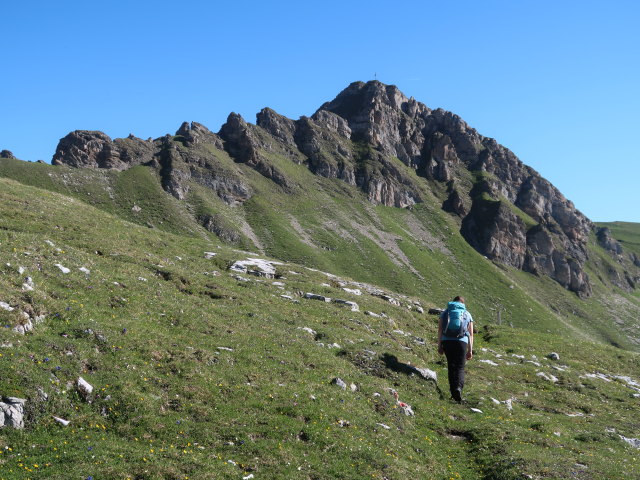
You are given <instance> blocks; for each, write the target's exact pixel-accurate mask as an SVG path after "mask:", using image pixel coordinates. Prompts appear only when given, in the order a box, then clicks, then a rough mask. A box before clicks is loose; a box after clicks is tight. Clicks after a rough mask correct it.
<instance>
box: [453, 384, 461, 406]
mask: <svg viewBox="0 0 640 480" xmlns="http://www.w3.org/2000/svg"><path fill="white" fill-rule="evenodd" d="M451 398H453V399H454V400H455V401H456V402H458V403H460V402H462V391H461V390H460V389H459V388H456V389H455V390H453V391H452V392H451Z"/></svg>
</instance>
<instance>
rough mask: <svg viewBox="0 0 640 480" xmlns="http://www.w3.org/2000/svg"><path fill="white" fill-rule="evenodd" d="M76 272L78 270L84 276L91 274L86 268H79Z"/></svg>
mask: <svg viewBox="0 0 640 480" xmlns="http://www.w3.org/2000/svg"><path fill="white" fill-rule="evenodd" d="M78 270H80V271H81V272H82V273H84V274H85V275H89V274H90V273H91V270H89V269H88V268H86V267H80V268H79V269H78Z"/></svg>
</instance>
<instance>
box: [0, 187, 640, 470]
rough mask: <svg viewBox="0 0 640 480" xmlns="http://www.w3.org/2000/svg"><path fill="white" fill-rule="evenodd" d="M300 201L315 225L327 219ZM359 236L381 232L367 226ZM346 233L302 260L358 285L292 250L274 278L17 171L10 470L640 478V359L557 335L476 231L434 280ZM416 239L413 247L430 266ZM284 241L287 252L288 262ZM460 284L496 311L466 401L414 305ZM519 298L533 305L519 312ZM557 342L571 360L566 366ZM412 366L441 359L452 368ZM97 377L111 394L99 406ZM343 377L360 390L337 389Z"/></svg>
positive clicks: (11, 197) (10, 232)
mask: <svg viewBox="0 0 640 480" xmlns="http://www.w3.org/2000/svg"><path fill="white" fill-rule="evenodd" d="M63 193H66V194H67V195H68V194H69V192H63ZM136 201H137V200H136ZM260 202H262V205H261V204H260ZM266 202H267V200H265V199H264V198H263V199H262V200H261V199H260V198H256V200H255V203H256V205H254V206H253V207H251V208H253V209H254V212H255V213H254V214H255V215H256V216H258V215H259V213H260V212H263V214H267V212H268V211H269V209H268V208H266V207H265V205H266ZM296 208H297V207H296ZM300 208H301V207H300ZM291 213H292V215H293V214H296V213H298V216H297V217H296V218H297V219H298V222H299V223H300V224H301V227H302V228H306V229H312V228H314V227H315V228H321V223H318V221H316V220H314V219H312V218H311V217H308V219H307V220H305V217H304V216H303V215H300V214H299V213H300V212H299V211H297V210H296V209H295V208H292V209H291ZM354 214H356V215H360V216H361V218H362V219H363V220H367V219H368V218H372V217H373V216H375V217H376V219H377V220H376V221H377V222H379V227H380V230H381V231H386V232H389V233H390V234H393V233H398V232H400V230H401V229H403V228H405V227H406V226H407V219H406V216H407V215H411V216H415V217H416V218H418V219H422V220H421V221H425V222H426V221H429V220H428V219H431V218H434V217H433V216H432V212H429V211H428V207H425V210H420V209H416V210H414V211H413V212H407V211H395V210H391V209H385V208H376V209H373V208H372V210H371V211H365V210H364V209H358V208H356V207H354ZM426 217H428V218H426ZM433 221H434V222H436V223H437V222H440V223H439V225H440V226H439V228H442V229H445V228H446V227H448V226H449V224H448V223H447V219H446V218H444V217H442V218H439V217H435V218H434V220H433ZM278 222H280V223H278ZM410 222H411V224H412V225H413V223H412V222H413V221H412V220H411V221H410ZM269 225H282V230H283V232H282V233H281V232H279V231H278V230H277V228H275V227H269V229H268V230H267V231H268V232H271V234H272V235H273V236H274V238H276V237H277V236H278V235H283V239H282V240H279V242H284V241H285V240H284V235H285V233H284V232H285V231H286V230H287V229H288V228H291V227H290V224H289V225H288V226H287V225H284V224H283V223H282V222H281V221H280V220H277V219H275V220H273V222H271V223H269ZM254 228H255V229H256V231H258V230H259V229H260V225H259V223H258V222H255V223H254ZM264 228H265V229H267V226H265V227H264ZM407 228H408V227H407ZM449 228H450V227H449ZM349 234H350V235H354V236H355V235H362V236H364V237H365V238H366V235H365V234H363V233H362V232H361V231H360V230H358V229H357V228H355V227H353V229H352V230H350V231H349ZM453 237H454V236H452V238H453ZM211 238H213V237H211ZM261 238H263V239H266V238H267V237H266V233H261ZM340 238H341V237H338V236H335V235H333V234H331V232H330V229H327V235H326V238H325V239H324V240H323V241H324V242H325V244H326V245H325V246H326V247H327V249H326V252H328V253H329V254H331V255H333V257H332V256H331V255H329V256H327V257H323V256H321V255H319V254H318V253H317V252H316V249H315V248H313V247H310V246H309V250H308V253H305V250H304V248H303V247H302V246H299V245H298V244H293V246H292V247H291V252H293V253H291V257H292V259H296V260H299V261H303V260H307V259H309V260H310V263H312V264H313V263H314V262H315V263H317V264H320V265H324V266H325V267H327V268H326V269H327V270H330V271H331V273H333V274H337V275H339V277H335V276H332V275H326V274H324V273H322V272H320V271H314V270H309V269H307V268H305V267H303V266H301V265H300V264H297V263H293V262H291V263H280V264H277V265H275V266H276V269H277V273H276V277H277V278H275V279H268V278H264V277H255V276H251V275H244V274H238V273H236V272H233V271H230V270H229V266H230V265H232V264H233V263H234V262H235V261H237V260H245V259H247V258H249V257H250V255H248V254H247V253H245V252H242V251H239V250H234V249H233V248H231V247H228V246H225V245H222V244H220V243H218V242H217V241H213V240H207V239H204V238H203V237H202V236H201V235H191V236H187V235H178V234H176V233H175V232H174V233H170V232H166V231H162V230H160V229H159V228H148V227H146V226H141V225H137V224H135V223H131V222H128V221H125V220H123V219H122V218H119V217H117V216H114V215H112V214H111V213H108V212H106V211H104V210H100V209H97V208H95V207H92V206H90V205H88V204H86V203H84V202H82V201H80V200H78V198H74V197H71V196H65V195H62V194H60V193H55V192H50V191H45V190H42V189H38V188H34V187H30V186H25V185H23V184H19V183H17V182H14V181H11V180H6V179H0V301H2V302H4V303H6V304H7V305H9V306H10V307H11V308H13V309H14V310H12V311H8V310H6V309H0V323H1V325H2V327H3V328H2V329H0V346H1V348H0V371H1V372H2V375H1V376H0V395H2V396H4V397H20V398H25V399H27V403H26V410H27V412H26V413H27V414H26V428H25V429H24V430H13V429H7V428H5V429H3V430H2V436H0V479H6V480H9V479H11V480H14V479H28V478H30V479H36V478H46V479H68V478H78V479H86V478H89V477H92V478H94V479H99V478H116V479H126V478H131V479H147V478H160V479H187V478H189V479H194V478H198V479H209V478H210V479H214V478H215V479H222V478H224V479H226V478H228V479H239V478H255V479H261V478H262V479H297V478H299V479H334V478H345V479H362V478H378V479H383V478H387V479H402V478H430V479H431V478H433V479H451V478H454V479H457V478H464V479H521V478H558V479H565V478H566V479H569V478H593V479H599V478H608V479H618V478H620V479H629V478H635V477H638V476H639V475H640V455H639V452H638V450H637V449H635V448H633V447H632V446H630V445H629V444H628V443H627V442H625V441H624V439H623V437H625V438H635V437H637V436H638V420H637V419H638V416H639V414H640V408H639V407H638V399H637V398H634V395H637V394H638V393H639V392H638V389H637V386H636V388H633V387H634V384H633V383H632V382H633V381H635V382H638V381H639V380H640V379H639V378H638V369H637V365H638V356H637V354H634V353H630V352H627V351H624V350H620V349H614V348H612V347H607V346H604V345H602V344H599V343H593V342H590V341H588V340H586V339H581V340H579V339H580V335H578V334H577V333H576V332H574V331H573V330H572V329H571V328H564V327H562V328H558V326H557V325H558V323H557V321H556V319H557V318H558V317H557V316H555V315H553V314H551V313H550V312H551V311H552V309H551V308H549V307H548V306H546V305H543V304H542V303H540V302H538V301H534V300H533V299H532V297H529V296H528V295H527V293H526V290H528V288H530V287H532V286H533V285H538V287H537V288H543V286H542V284H540V283H539V281H538V280H536V279H532V278H531V277H529V276H524V274H522V275H521V277H519V276H518V275H520V274H515V273H513V272H510V271H508V270H507V271H504V270H502V269H500V268H499V267H497V266H495V265H493V264H492V263H490V262H487V261H486V260H484V259H481V260H482V261H483V262H485V263H481V262H480V260H477V261H476V260H474V258H475V257H473V252H472V251H471V250H469V249H468V248H467V247H465V246H464V245H462V243H458V242H460V241H459V240H455V241H452V242H448V243H447V244H446V245H445V246H444V247H446V249H445V248H443V249H441V250H438V249H437V248H435V247H432V248H433V249H434V252H435V253H434V252H431V253H429V255H427V256H425V257H424V259H423V260H419V261H418V260H415V262H418V263H415V264H413V265H414V268H415V269H416V270H417V271H418V273H420V275H422V276H423V280H421V281H420V282H418V281H415V280H410V279H411V278H413V277H411V276H410V275H409V274H408V273H406V272H404V270H405V267H403V268H400V267H398V266H397V265H395V264H394V263H393V262H388V261H387V260H384V259H382V258H380V259H376V258H372V256H371V255H368V256H367V255H365V254H363V255H362V257H360V258H358V257H356V256H355V254H354V256H351V257H348V256H343V255H344V254H343V253H341V252H340V246H341V244H340V243H338V242H340V241H341V240H340ZM332 242H336V243H332ZM274 243H275V244H278V242H274ZM372 243H375V242H373V240H372ZM417 243H418V242H416V243H406V242H404V241H403V242H400V247H399V248H400V250H401V251H402V252H404V254H405V255H407V256H412V257H413V258H415V259H419V258H420V255H419V253H418V252H416V251H414V250H415V249H419V247H418V246H417ZM302 245H304V244H302ZM332 245H333V246H332ZM334 247H335V248H336V249H335V250H331V248H334ZM271 248H273V252H272V251H271V250H270V249H271ZM279 248H281V247H269V253H273V254H276V253H277V254H278V255H279V256H281V257H284V258H288V257H287V250H285V249H282V250H278V249H279ZM423 248H425V249H427V247H426V246H425V247H423ZM427 250H428V249H427ZM447 250H448V251H450V252H451V257H453V259H454V260H451V259H450V258H451V257H450V256H449V254H447V253H446V251H447ZM351 251H352V252H355V251H356V250H355V249H354V250H351ZM207 252H210V253H207ZM437 252H439V253H437ZM212 253H213V254H215V255H212ZM398 255H399V254H398ZM324 258H327V259H326V260H324ZM438 259H440V262H442V263H439V262H438ZM366 261H370V262H373V264H374V265H384V264H385V263H384V262H388V263H387V265H388V267H387V268H388V269H389V272H383V271H381V270H380V271H375V270H374V271H369V269H368V268H366V264H365V266H358V263H360V262H362V263H365V262H366ZM320 262H325V263H320ZM419 262H423V263H419ZM451 265H457V266H458V270H457V271H452V270H451V268H450V267H451ZM61 267H64V269H63V268H61ZM376 268H378V267H376ZM66 269H68V273H64V271H66ZM81 269H82V270H81ZM350 271H353V272H355V273H354V274H353V275H350V274H349V272H350ZM394 271H396V272H397V273H395V274H394V273H393V272H394ZM401 271H402V272H401ZM21 272H22V273H21ZM377 274H379V275H380V276H381V278H383V279H384V284H385V285H383V286H382V288H381V290H383V291H384V293H385V294H386V295H388V296H389V297H391V298H393V299H395V300H396V301H397V303H398V304H399V306H398V305H394V304H392V303H390V302H389V301H388V300H386V299H384V298H381V297H378V296H374V295H372V294H370V293H367V287H366V286H364V285H355V284H353V283H352V282H351V279H353V278H354V277H357V278H358V279H359V280H363V279H366V280H369V281H370V283H376V282H375V279H376V278H377V276H376V275H377ZM405 274H406V275H407V277H400V275H405ZM394 275H395V277H394ZM385 276H386V277H385ZM26 277H30V278H31V283H32V284H33V290H32V291H29V290H26V289H24V287H23V284H24V283H26V282H27V280H26ZM360 277H364V278H360ZM394 278H406V280H395V279H394ZM394 282H397V283H395V285H397V288H394V289H392V288H390V285H394ZM423 285H426V286H424V287H423ZM523 286H526V287H527V288H524V287H523ZM344 287H347V288H350V289H351V290H354V289H356V288H359V289H360V290H361V293H362V295H356V294H355V293H353V292H347V291H345V290H344V289H343V288H344ZM458 290H463V291H469V292H470V294H469V295H467V296H468V297H469V306H470V309H471V310H472V312H474V313H476V312H477V314H476V320H477V322H476V323H477V327H476V328H477V334H476V349H475V350H476V356H475V358H474V359H473V360H472V361H471V362H470V364H469V367H468V384H467V388H466V389H465V393H466V395H467V403H465V404H462V405H458V404H455V403H452V402H451V401H450V400H448V398H447V395H446V391H447V386H446V370H445V366H444V364H443V362H442V358H441V357H439V356H438V355H437V352H436V349H435V332H436V325H435V320H434V317H432V316H429V315H426V314H422V313H419V311H418V310H417V309H416V306H417V305H416V303H415V302H419V303H420V304H421V306H422V307H424V308H425V309H427V308H429V307H436V306H438V307H440V306H442V304H443V302H444V301H445V300H446V299H447V298H448V297H449V295H450V294H451V292H452V291H458ZM369 291H370V292H373V290H372V289H371V288H369ZM307 292H311V293H315V294H319V295H324V296H326V297H330V298H332V299H336V298H338V299H342V300H349V301H353V302H357V304H358V306H359V311H352V310H351V309H350V308H349V306H347V305H341V304H338V303H335V302H331V303H326V302H322V301H318V300H308V299H305V298H304V297H303V294H304V293H307ZM282 295H285V296H287V297H289V298H287V297H282ZM568 298H569V297H566V298H564V300H563V301H566V302H570V300H569V299H568ZM496 299H499V300H500V304H499V305H497V300H496ZM556 301H557V303H560V301H562V296H559V297H558V298H557V299H556ZM497 306H499V307H501V308H503V317H502V318H503V321H502V324H501V325H496V324H495V317H494V311H495V310H492V309H496V308H497ZM409 307H411V309H409ZM515 308H518V309H520V310H521V311H522V312H524V311H525V309H526V310H527V311H528V309H529V308H530V309H531V311H530V315H529V316H527V315H526V313H523V315H522V318H520V319H518V318H513V317H512V316H511V315H510V314H509V313H508V312H510V311H511V312H513V311H515V310H513V309H515ZM365 311H369V312H372V313H375V314H376V315H378V316H373V315H365V313H364V312H365ZM20 312H27V314H28V315H30V316H32V317H33V318H35V317H40V318H41V321H40V322H39V323H37V324H36V325H35V326H34V330H33V331H32V332H30V333H28V334H26V335H20V334H18V333H16V332H14V331H13V327H15V326H16V325H17V324H19V323H24V322H25V318H24V316H23V315H22V314H21V313H20ZM534 321H537V322H540V324H541V325H544V326H545V328H544V331H543V329H542V328H538V327H536V328H533V327H531V325H529V324H528V323H529V322H534ZM575 321H578V320H577V319H576V320H575ZM510 323H511V324H513V327H512V326H510ZM546 330H549V331H548V332H547V331H546ZM552 351H554V352H556V353H558V354H559V357H560V360H550V359H547V358H546V355H547V354H548V353H550V352H552ZM412 366H416V367H421V368H429V369H431V370H434V371H435V372H436V373H437V375H438V381H437V382H433V381H429V380H425V379H423V378H422V377H421V376H420V375H419V374H417V373H416V371H415V370H412ZM79 377H82V378H84V379H85V380H86V381H87V382H89V383H90V384H91V385H92V386H93V387H94V390H93V392H92V394H91V395H89V396H88V397H87V398H85V397H83V396H82V395H80V394H79V393H78V390H77V388H76V382H77V380H78V378H79ZM337 377H339V378H341V379H343V380H344V381H345V383H346V385H347V387H346V389H344V390H343V389H341V388H340V387H338V386H336V385H334V384H332V380H333V379H335V378H337ZM554 380H555V381H554ZM351 384H353V386H354V387H353V388H352V387H351ZM391 389H393V390H395V391H397V393H398V396H399V399H400V400H401V401H403V402H406V403H407V404H409V405H411V407H412V409H413V411H414V412H415V415H414V416H406V415H405V414H404V413H403V410H402V409H401V408H400V407H399V406H398V404H397V403H396V400H395V398H394V396H393V394H392V392H391ZM443 392H445V394H443ZM509 406H511V409H510V407H509ZM472 408H474V409H477V410H479V411H472V410H471V409H472ZM53 416H56V417H60V418H63V419H65V420H68V421H69V422H70V423H69V425H68V426H66V427H65V426H62V425H61V424H60V423H58V422H57V421H56V420H55V419H54V418H53ZM251 475H253V477H251Z"/></svg>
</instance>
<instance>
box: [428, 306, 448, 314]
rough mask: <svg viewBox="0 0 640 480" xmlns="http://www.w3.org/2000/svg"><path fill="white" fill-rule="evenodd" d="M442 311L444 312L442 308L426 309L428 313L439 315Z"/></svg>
mask: <svg viewBox="0 0 640 480" xmlns="http://www.w3.org/2000/svg"><path fill="white" fill-rule="evenodd" d="M442 312H444V310H442V309H441V308H430V309H429V310H427V313H428V314H429V315H441V314H442Z"/></svg>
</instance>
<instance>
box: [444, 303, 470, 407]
mask: <svg viewBox="0 0 640 480" xmlns="http://www.w3.org/2000/svg"><path fill="white" fill-rule="evenodd" d="M438 353H439V354H440V355H442V354H443V353H444V354H445V355H446V356H447V367H448V369H449V389H450V390H451V398H453V399H454V400H455V401H456V402H461V401H462V388H463V387H464V366H465V364H466V362H467V360H471V357H472V356H473V318H472V317H471V314H470V313H469V312H468V311H467V308H466V306H465V304H464V298H462V297H460V296H458V297H456V298H454V299H453V301H451V302H449V304H448V305H447V308H446V310H445V311H444V312H442V313H441V314H440V321H439V322H438Z"/></svg>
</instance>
